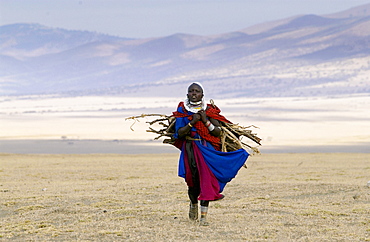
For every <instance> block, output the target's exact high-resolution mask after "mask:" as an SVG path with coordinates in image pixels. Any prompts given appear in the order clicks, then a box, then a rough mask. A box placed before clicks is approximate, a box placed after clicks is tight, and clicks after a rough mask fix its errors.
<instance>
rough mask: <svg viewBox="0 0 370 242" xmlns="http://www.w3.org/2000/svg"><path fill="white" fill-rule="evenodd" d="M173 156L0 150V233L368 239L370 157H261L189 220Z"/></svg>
mask: <svg viewBox="0 0 370 242" xmlns="http://www.w3.org/2000/svg"><path fill="white" fill-rule="evenodd" d="M177 159H178V155H177V154H155V155H150V154H148V155H113V154H112V155H16V154H0V165H1V166H0V177H1V181H0V196H1V200H0V203H1V209H0V239H1V240H12V241H119V240H124V241H370V188H369V187H367V186H366V183H367V181H369V180H370V154H357V153H354V154H320V153H317V154H262V155H258V156H252V157H250V158H249V160H248V169H244V168H243V169H242V170H240V172H239V174H238V175H237V177H236V178H235V179H234V180H233V181H232V182H231V183H229V184H228V185H227V186H226V189H225V191H224V194H225V195H226V197H225V199H224V200H222V201H217V202H213V203H211V204H210V210H209V217H208V220H209V222H210V226H208V227H200V226H198V225H197V224H196V223H192V222H190V221H189V220H188V218H187V209H188V198H187V193H186V185H185V183H184V181H183V179H181V178H179V177H177Z"/></svg>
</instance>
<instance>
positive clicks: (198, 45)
mask: <svg viewBox="0 0 370 242" xmlns="http://www.w3.org/2000/svg"><path fill="white" fill-rule="evenodd" d="M369 76H370V4H367V5H363V6H359V7H356V8H352V9H349V10H347V11H344V12H340V13H334V14H330V15H325V16H318V15H299V16H293V17H290V18H287V19H282V20H276V21H272V22H267V23H262V24H259V25H255V26H251V27H248V28H246V29H242V30H240V31H236V32H230V33H224V34H219V35H212V36H199V35H190V34H183V33H178V34H174V35H170V36H164V37H159V38H147V39H128V38H123V37H119V36H109V35H104V34H99V33H95V32H88V31H72V30H65V29H60V28H49V27H46V26H42V25H39V24H30V23H19V24H11V25H4V26H1V27H0V95H3V96H6V95H30V94H55V93H59V94H65V95H123V96H158V95H166V96H171V95H172V96H175V95H178V94H176V93H175V92H174V90H182V89H179V88H183V87H185V86H187V84H188V83H190V82H192V81H199V82H202V83H203V84H204V85H206V86H207V93H209V94H210V95H217V96H218V97H224V98H230V97H244V96H248V97H267V96H274V97H276V96H282V97H287V96H322V95H325V96H328V95H342V94H345V95H349V94H361V93H370V81H369V79H368V77H369ZM184 91H185V90H184Z"/></svg>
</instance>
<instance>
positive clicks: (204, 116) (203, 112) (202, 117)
mask: <svg viewBox="0 0 370 242" xmlns="http://www.w3.org/2000/svg"><path fill="white" fill-rule="evenodd" d="M198 114H199V115H200V119H202V122H203V123H206V122H207V115H206V111H204V110H200V111H198Z"/></svg>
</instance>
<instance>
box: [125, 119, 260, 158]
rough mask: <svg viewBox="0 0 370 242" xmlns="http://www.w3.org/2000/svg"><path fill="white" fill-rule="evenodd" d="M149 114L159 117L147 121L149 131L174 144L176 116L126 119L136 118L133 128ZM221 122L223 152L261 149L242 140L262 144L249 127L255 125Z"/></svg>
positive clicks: (256, 151) (254, 151)
mask: <svg viewBox="0 0 370 242" xmlns="http://www.w3.org/2000/svg"><path fill="white" fill-rule="evenodd" d="M149 116H152V117H153V116H157V117H159V118H158V119H155V120H153V121H150V122H149V121H148V122H146V123H148V124H149V126H150V127H149V129H148V130H147V132H151V133H155V134H158V136H157V137H155V138H154V139H155V140H158V139H159V138H161V137H165V139H164V140H163V143H165V144H174V142H175V140H176V139H175V138H174V137H173V135H174V133H175V123H176V118H175V117H172V116H167V115H163V114H141V115H139V116H133V117H128V118H126V120H129V119H132V120H134V123H133V124H132V125H131V126H130V129H131V130H133V128H132V127H133V126H134V124H135V123H136V122H139V118H145V117H149ZM220 124H221V137H220V138H221V150H222V151H223V152H230V151H235V150H238V149H241V148H242V149H246V150H251V151H252V153H259V150H258V148H257V147H252V146H250V145H248V144H246V143H244V142H242V141H241V138H242V137H246V138H248V139H250V140H252V141H253V142H255V143H256V144H258V145H261V143H260V142H261V138H259V137H258V136H257V135H256V134H254V133H252V130H250V129H249V128H251V127H253V128H257V127H256V126H254V125H251V126H247V127H243V126H240V125H239V124H230V123H224V122H220ZM153 125H159V126H160V128H157V129H154V128H152V127H151V126H153Z"/></svg>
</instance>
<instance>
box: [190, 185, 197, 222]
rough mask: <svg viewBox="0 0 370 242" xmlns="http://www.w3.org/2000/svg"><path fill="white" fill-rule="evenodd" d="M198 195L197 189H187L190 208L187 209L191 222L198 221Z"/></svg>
mask: <svg viewBox="0 0 370 242" xmlns="http://www.w3.org/2000/svg"><path fill="white" fill-rule="evenodd" d="M199 193H200V188H198V187H189V188H188V195H189V198H190V207H189V218H190V219H191V220H197V219H198V196H199Z"/></svg>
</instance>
